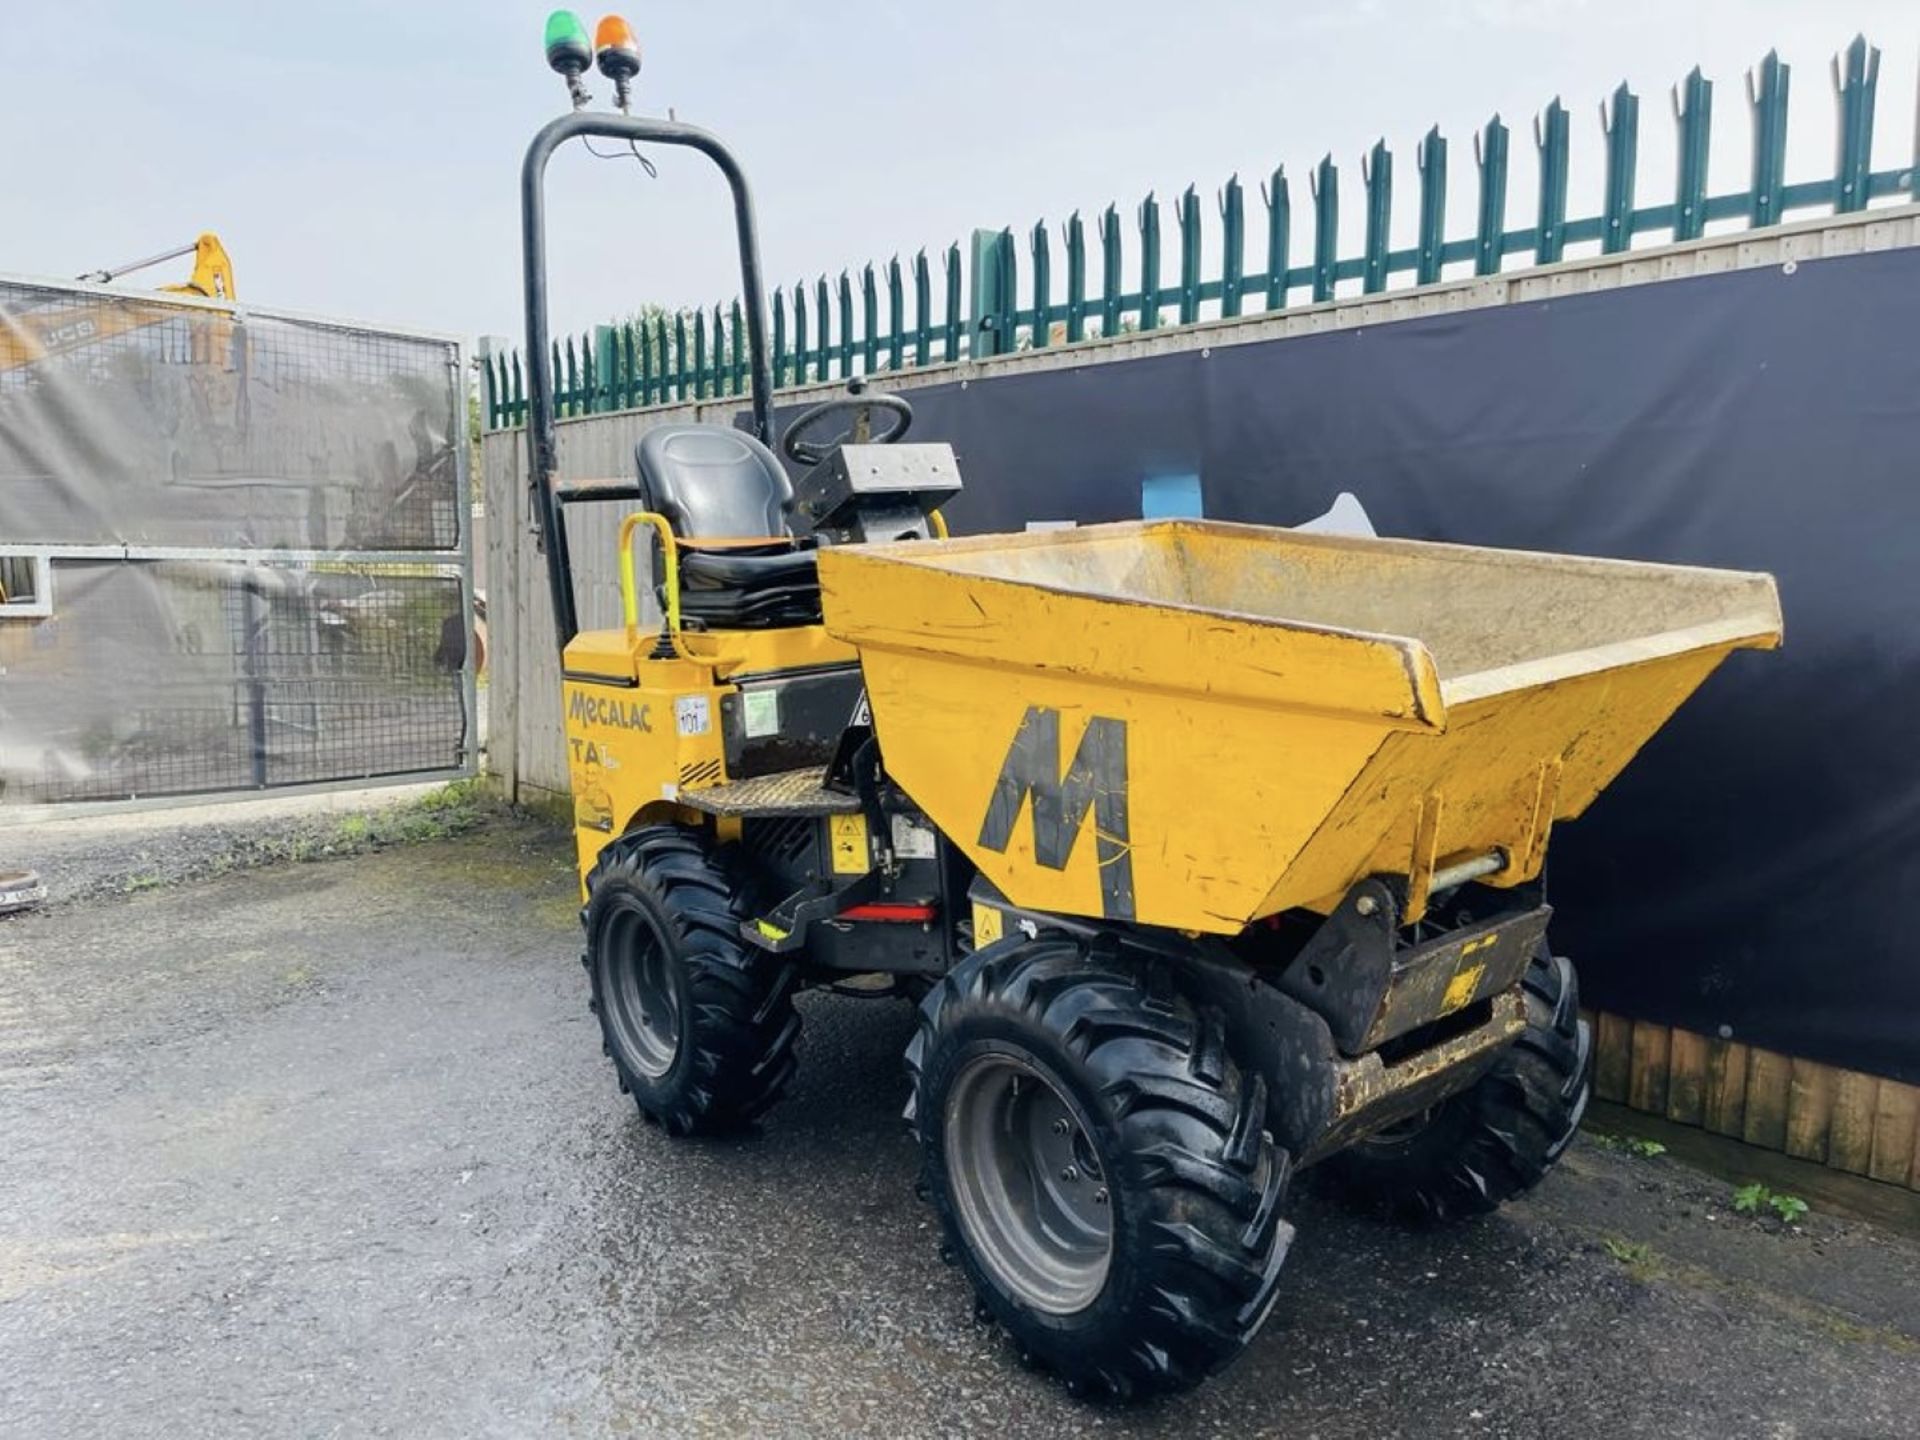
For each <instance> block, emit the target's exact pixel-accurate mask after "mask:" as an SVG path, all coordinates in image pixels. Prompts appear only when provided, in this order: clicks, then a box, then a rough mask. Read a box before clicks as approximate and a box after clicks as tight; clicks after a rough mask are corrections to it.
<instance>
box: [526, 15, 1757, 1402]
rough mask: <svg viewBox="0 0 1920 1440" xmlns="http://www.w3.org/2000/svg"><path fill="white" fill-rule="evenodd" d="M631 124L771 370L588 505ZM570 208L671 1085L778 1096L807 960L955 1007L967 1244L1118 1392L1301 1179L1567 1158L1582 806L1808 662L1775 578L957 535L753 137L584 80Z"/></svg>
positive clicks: (933, 1181) (925, 1056)
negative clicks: (724, 223)
mask: <svg viewBox="0 0 1920 1440" xmlns="http://www.w3.org/2000/svg"><path fill="white" fill-rule="evenodd" d="M563 29H564V27H563ZM549 38H550V40H551V39H552V38H553V37H552V36H551V35H550V37H549ZM565 38H566V37H565V35H564V34H563V35H562V36H561V39H562V41H563V42H564V40H565ZM583 46H584V40H583V39H582V40H581V41H580V42H579V44H577V45H575V47H574V48H573V49H572V50H571V51H569V50H568V48H567V46H566V45H565V44H564V43H563V44H561V45H560V46H559V50H558V58H557V59H556V68H560V69H562V71H563V73H566V71H567V67H568V65H572V66H573V67H574V68H573V70H572V73H571V74H570V75H569V77H568V78H569V80H570V81H577V79H578V75H579V72H580V70H581V69H584V66H585V63H586V62H585V61H584V60H583V59H582V58H581V48H582V47H583ZM551 53H554V51H553V47H552V46H550V54H551ZM586 53H587V54H588V55H590V54H591V50H590V49H588V50H587V51H586ZM617 60H618V57H616V70H617ZM603 68H605V67H604V65H603ZM609 73H610V74H615V73H616V72H615V70H610V71H609ZM616 78H617V75H616ZM576 88H577V87H576ZM586 136H595V137H603V138H606V139H610V140H614V141H617V142H640V143H645V144H651V145H673V146H684V147H690V148H692V149H694V150H696V151H699V152H702V153H704V154H706V155H707V156H709V157H710V158H712V159H713V160H714V161H715V162H716V163H717V164H718V165H719V167H720V169H721V171H722V173H723V174H724V175H725V176H726V178H727V180H728V182H729V184H730V185H731V187H732V192H733V198H734V205H735V211H736V220H737V228H738V238H739V242H740V249H741V269H742V277H741V278H742V283H743V290H744V306H745V310H744V314H745V318H746V322H747V327H748V332H749V344H750V348H751V351H752V356H751V370H752V388H753V401H752V407H751V427H750V428H749V429H745V430H740V429H734V428H729V427H726V426H712V425H694V424H660V425H656V426H654V427H653V428H651V429H649V430H647V431H646V432H645V433H644V435H643V436H642V438H641V440H640V442H639V445H638V450H637V454H636V458H635V471H634V475H633V478H632V480H631V481H620V482H613V483H607V484H598V485H582V486H569V485H564V484H562V483H561V482H560V480H559V478H558V467H557V463H556V450H555V445H556V436H555V428H554V408H553V401H552V377H551V375H550V374H549V373H548V369H547V364H546V357H547V355H548V353H549V352H548V336H547V318H546V275H545V271H546V259H545V236H544V228H545V227H544V214H543V196H542V177H543V174H544V170H545V166H546V162H547V159H548V157H549V156H550V155H551V153H552V152H553V151H554V149H555V148H556V147H557V146H559V145H560V144H562V143H563V142H565V141H568V140H570V139H574V138H578V137H586ZM522 198H523V204H524V219H525V241H526V254H525V261H526V274H525V282H526V304H527V352H526V353H527V356H528V359H529V362H530V377H529V378H530V386H529V390H530V423H529V427H528V432H529V438H530V444H531V451H532V484H533V504H534V510H535V513H536V515H537V516H538V517H539V519H540V523H541V529H542V533H543V536H544V543H545V547H546V554H547V559H548V562H549V579H550V581H551V592H552V599H553V609H554V616H555V620H556V624H557V629H558V640H559V644H560V646H561V649H562V653H563V657H564V658H563V673H564V682H563V683H564V687H565V695H564V713H565V716H566V733H567V743H568V746H569V748H570V752H571V763H572V775H573V784H574V790H575V797H576V802H577V803H576V822H577V823H576V835H577V838H578V841H579V859H580V872H581V885H582V897H583V900H584V908H583V910H582V912H581V913H582V919H583V921H584V924H585V929H586V946H585V954H584V957H583V963H584V965H585V967H586V970H587V974H588V980H589V986H588V988H589V994H590V1004H591V1006H592V1008H593V1010H594V1012H595V1013H596V1014H597V1016H598V1018H599V1024H600V1028H601V1032H602V1036H603V1039H604V1043H605V1049H606V1052H607V1054H608V1056H609V1057H610V1058H611V1060H612V1062H613V1066H614V1070H615V1073H616V1075H617V1077H618V1079H619V1083H620V1086H621V1088H622V1089H623V1090H626V1091H629V1092H631V1094H632V1095H633V1097H634V1099H635V1100H636V1101H637V1102H638V1104H639V1107H640V1110H641V1112H642V1113H643V1114H645V1115H646V1116H648V1117H649V1118H651V1119H652V1120H654V1121H656V1122H658V1123H659V1124H660V1125H661V1126H662V1127H664V1128H665V1129H666V1130H667V1131H669V1132H670V1133H673V1134H687V1133H692V1132H701V1131H718V1130H727V1129H733V1128H737V1127H740V1126H743V1125H745V1124H746V1123H748V1122H751V1121H752V1120H754V1119H755V1117H757V1116H759V1115H760V1114H761V1113H762V1112H764V1111H765V1110H766V1109H767V1108H768V1107H769V1106H770V1105H772V1104H773V1102H774V1101H775V1100H776V1099H777V1098H778V1096H779V1093H780V1091H781V1088H782V1086H783V1085H785V1083H786V1082H787V1080H788V1079H789V1077H790V1076H791V1075H792V1073H793V1070H794V1065H795V1046H796V1042H797V1040H798V1038H799V1033H800V1028H801V1018H800V1014H799V1012H798V1011H797V1010H796V1009H795V1006H794V997H795V996H796V995H797V994H798V993H799V992H800V991H801V990H802V989H804V988H806V987H809V986H834V987H836V988H839V989H842V990H847V991H850V992H853V993H866V994H890V995H897V996H902V997H905V998H907V999H909V1000H912V1001H914V1002H915V1003H917V1005H918V1007H919V1020H918V1028H917V1032H916V1034H915V1035H914V1037H913V1040H912V1043H911V1044H910V1046H909V1047H908V1050H907V1054H906V1067H907V1071H908V1076H909V1080H910V1089H911V1095H910V1099H909V1100H908V1103H907V1112H906V1113H907V1117H908V1120H909V1122H910V1124H911V1126H912V1130H913V1134H914V1136H915V1138H916V1140H917V1143H918V1145H919V1147H920V1150H921V1154H922V1157H923V1162H924V1167H925V1168H924V1193H925V1195H926V1198H927V1199H928V1200H930V1202H931V1203H932V1205H933V1206H934V1208H935V1210H936V1212H937V1214H938V1217H939V1222H940V1227H941V1232H942V1235H943V1252H944V1253H945V1254H946V1256H947V1257H948V1258H950V1259H951V1260H953V1261H954V1262H955V1263H957V1264H958V1265H959V1267H960V1268H961V1269H963V1270H964V1271H965V1273H966V1275H967V1277H968V1279H969V1280H970V1281H971V1282H972V1285H973V1287H974V1289H975V1291H976V1292H977V1296H978V1304H979V1307H980V1311H981V1313H982V1314H983V1315H985V1316H987V1317H990V1318H992V1319H993V1320H995V1321H997V1322H998V1323H999V1324H1000V1325H1001V1326H1003V1327H1004V1328H1005V1330H1006V1331H1007V1332H1008V1333H1009V1334H1010V1336H1011V1337H1012V1339H1013V1341H1014V1343H1015V1344H1016V1346H1017V1347H1018V1349H1019V1351H1020V1352H1021V1353H1022V1355H1023V1356H1027V1357H1030V1358H1031V1359H1033V1360H1034V1361H1036V1362H1038V1363H1041V1364H1044V1365H1046V1366H1047V1367H1049V1368H1051V1369H1052V1370H1054V1371H1055V1372H1057V1373H1058V1374H1059V1375H1060V1376H1061V1377H1062V1378H1063V1379H1064V1380H1065V1381H1066V1383H1067V1384H1068V1385H1069V1386H1070V1387H1072V1388H1073V1389H1075V1390H1076V1391H1081V1392H1087V1393H1096V1394H1108V1395H1115V1396H1131V1395H1142V1394H1148V1393H1152V1392H1155V1391H1162V1390H1168V1389H1176V1388H1180V1387H1183V1386H1187V1385H1190V1384H1193V1383H1195V1382H1197V1381H1198V1380H1199V1379H1201V1378H1202V1377H1203V1376H1205V1375H1206V1374H1207V1373H1209V1372H1210V1371H1212V1370H1214V1369H1216V1368H1217V1367H1219V1366H1220V1365H1221V1364H1223V1363H1225V1362H1226V1361H1227V1360H1229V1359H1231V1358H1232V1357H1233V1356H1234V1355H1235V1354H1237V1353H1238V1352H1239V1351H1240V1350H1241V1349H1242V1348H1243V1347H1244V1346H1245V1345H1246V1344H1247V1343H1248V1341H1249V1340H1250V1339H1251V1338H1252V1336H1253V1335H1254V1334H1255V1333H1256V1332H1257V1331H1258V1329H1259V1327H1260V1325H1261V1322H1262V1321H1263V1320H1264V1319H1265V1317H1266V1315H1267V1312H1268V1310H1269V1309H1270V1308H1271V1306H1272V1304H1273V1301H1274V1296H1275V1293H1276V1286H1277V1283H1278V1280H1279V1276H1280V1271H1281V1265H1282V1262H1283V1261H1284V1259H1285V1257H1286V1253H1287V1249H1288V1246H1289V1243H1290V1242H1291V1240H1292V1236H1293V1231H1292V1227H1291V1226H1289V1225H1288V1224H1287V1221H1286V1219H1285V1218H1284V1214H1283V1211H1284V1204H1285V1199H1286V1194H1287V1188H1288V1182H1289V1180H1290V1178H1291V1176H1292V1174H1293V1172H1294V1171H1295V1170H1296V1169H1298V1168H1299V1167H1302V1166H1305V1165H1309V1164H1318V1165H1323V1166H1324V1167H1326V1170H1327V1171H1328V1172H1330V1173H1332V1174H1333V1175H1334V1176H1335V1177H1336V1179H1337V1181H1338V1183H1339V1184H1340V1185H1342V1186H1343V1187H1344V1188H1346V1189H1347V1190H1348V1191H1350V1192H1351V1193H1352V1194H1353V1195H1355V1196H1356V1197H1358V1198H1359V1199H1361V1200H1363V1201H1365V1202H1368V1203H1372V1204H1377V1205H1380V1206H1383V1207H1387V1208H1390V1209H1393V1210H1396V1211H1399V1212H1401V1213H1403V1214H1406V1215H1408V1216H1412V1217H1419V1218H1426V1219H1446V1218H1451V1217H1455V1216H1462V1215H1471V1214H1476V1213H1480V1212H1484V1211H1486V1210H1489V1209H1491V1208H1493V1207H1494V1206H1496V1205H1498V1204H1500V1203H1501V1202H1502V1201H1504V1200H1506V1199H1508V1198H1510V1197H1512V1196H1514V1195H1516V1194H1519V1193H1520V1192H1522V1191H1524V1190H1526V1189H1527V1188H1528V1187H1530V1186H1532V1185H1533V1184H1535V1183H1536V1182H1537V1181H1539V1180H1540V1178H1541V1177H1542V1176H1543V1175H1544V1174H1545V1173H1546V1171H1547V1170H1548V1168H1549V1167H1550V1166H1551V1165H1552V1164H1553V1163H1554V1161H1555V1160H1556V1159H1557V1158H1558V1156H1559V1155H1560V1153H1561V1151H1562V1150H1563V1149H1564V1148H1565V1146H1566V1145H1567V1143H1568V1141H1569V1139H1570V1138H1571V1137H1572V1134H1573V1132H1574V1129H1575V1128H1576V1126H1577V1125H1578V1124H1579V1121H1580V1116H1581V1112H1582V1110H1583V1108H1584V1107H1585V1105H1586V1101H1587V1095H1588V1058H1589V1042H1588V1035H1587V1027H1586V1025H1585V1024H1584V1023H1583V1022H1582V1021H1581V1019H1580V1017H1579V1009H1578V999H1577V993H1576V988H1575V978H1574V972H1573V968H1572V966H1571V965H1570V964H1569V963H1568V962H1567V961H1566V960H1565V959H1563V958H1559V957H1556V956H1555V955H1554V954H1553V952H1552V951H1551V949H1550V948H1549V947H1548V943H1547V921H1548V916H1549V910H1548V907H1547V904H1546V899H1545V895H1544V891H1543V885H1542V879H1541V876H1542V867H1543V864H1544V861H1545V857H1546V850H1547V842H1548V839H1549V838H1550V836H1551V834H1552V831H1553V828H1554V826H1555V825H1556V824H1558V823H1560V822H1562V821H1566V820H1570V819H1573V818H1574V817H1576V816H1578V815H1579V814H1580V813H1581V812H1582V811H1583V810H1585V809H1586V807H1587V806H1588V805H1589V804H1590V803H1591V802H1592V801H1593V799H1594V797H1595V796H1596V795H1597V794H1598V793H1599V792H1600V790H1601V789H1602V788H1603V787H1604V786H1606V784H1607V783H1608V782H1609V781H1610V780H1612V778H1613V777H1614V776H1615V775H1616V774H1617V773H1618V772H1619V770H1620V769H1621V767H1622V766H1623V765H1625V764H1626V763H1627V761H1628V760H1629V759H1630V758H1631V757H1632V756H1633V754H1634V753H1635V752H1636V751H1637V750H1638V749H1639V748H1640V746H1641V745H1643V744H1644V743H1645V742H1646V740H1647V739H1648V737H1649V736H1651V735H1652V734H1653V732H1654V731H1655V730H1657V729H1658V728H1659V727H1660V726H1661V725H1662V724H1663V723H1664V722H1665V721H1666V719H1667V717H1668V716H1669V715H1671V714H1672V713H1673V711H1674V709H1675V708H1676V707H1677V706H1678V705H1679V704H1680V703H1681V702H1682V701H1683V700H1685V699H1686V697H1687V696H1688V695H1689V694H1690V693H1692V691H1693V690H1694V689H1695V688H1696V687H1697V686H1698V685H1699V684H1700V683H1701V682H1702V681H1703V680H1705V679H1706V677H1707V676H1708V675H1709V674H1710V673H1711V672H1712V671H1713V669H1714V668H1715V667H1716V666H1717V665H1719V664H1720V662H1721V661H1722V660H1723V659H1725V658H1726V656H1727V655H1728V654H1729V653H1730V652H1731V651H1733V650H1735V649H1739V648H1742V647H1768V646H1772V645H1775V644H1777V643H1778V640H1779V636H1780V612H1779V606H1778V601H1777V598H1776V595H1775V591H1774V586H1773V582H1772V581H1771V580H1770V579H1769V578H1768V577H1766V576H1764V575H1747V574H1733V573H1727V572H1721V571H1712V570H1700V569H1686V568H1675V567H1670V566H1658V565H1642V564H1629V563H1622V562H1616V561H1607V560H1592V559H1576V558H1571V557H1566V556H1557V555H1532V554H1520V553H1513V552H1503V551H1495V550H1484V549H1475V548H1471V547H1464V546H1454V545H1434V544H1418V543H1412V542H1405V541H1395V540H1373V539H1353V538H1341V537H1336V536H1324V535H1307V534H1301V533H1296V532H1290V531H1287V530H1281V529H1273V528H1266V527H1259V526H1248V525H1230V524H1217V523H1208V522H1201V521H1185V520H1180V521H1167V522H1156V523H1128V524H1119V525H1101V526H1093V527H1089V528H1085V529H1080V530H1068V531H1051V532H1046V533H1034V534H1021V535H986V536H971V537H966V538H947V537H946V534H945V526H944V524H943V523H942V521H941V518H940V507H941V506H942V505H943V504H945V503H946V502H947V501H949V500H950V499H951V498H952V497H953V496H954V495H955V494H957V493H958V492H959V490H960V485H961V481H960V476H959V473H958V469H957V466H956V464H955V460H954V456H953V453H952V451H951V450H950V449H949V448H948V447H946V446H944V445H938V444H909V443H903V442H904V438H905V435H906V431H907V427H908V425H909V423H910V421H911V411H910V409H909V407H908V405H907V404H906V402H905V401H903V400H900V399H898V398H897V397H893V396H881V395H873V394H866V393H855V394H851V395H848V396H846V397H844V398H841V399H834V400H829V401H827V402H826V403H824V404H822V405H818V406H815V407H814V408H812V409H811V410H809V411H807V412H806V413H805V414H803V415H801V416H799V417H797V418H796V420H795V421H794V422H793V423H792V424H791V425H789V426H788V427H787V428H786V430H785V432H784V434H783V435H780V436H776V434H775V428H774V425H773V417H772V409H771V390H772V380H771V374H770V371H769V367H768V361H767V351H766V346H765V343H764V334H763V326H762V317H763V315H764V313H765V312H764V306H763V302H762V296H761V291H760V273H759V260H758V254H757V245H756V240H755V233H754V221H753V213H752V207H751V203H750V200H749V197H748V191H747V186H746V182H745V180H744V179H743V177H742V175H741V172H740V170H739V167H738V166H737V165H736V164H735V163H734V161H733V159H732V157H731V156H730V155H729V154H728V152H727V151H726V150H725V148H724V147H723V146H721V145H720V143H719V142H718V141H717V140H715V139H714V138H713V137H712V136H710V135H708V134H706V133H705V132H703V131H700V130H696V129H693V128H691V127H688V126H684V125H680V124H676V123H672V122H667V121H659V120H651V119H640V118H636V117H630V116H628V115H626V114H624V113H620V114H593V113H590V112H587V111H585V110H584V109H580V110H576V112H575V113H573V114H571V115H568V116H566V117H563V118H561V119H558V120H555V121H553V122H552V123H550V124H549V125H547V126H546V127H545V128H544V129H543V130H541V131H540V133H539V135H538V136H537V137H536V138H535V140H534V142H533V144H532V147H531V148H530V150H529V152H528V155H527V159H526V165H525V169H524V171H523V179H522ZM776 441H778V443H779V445H780V448H781V449H782V450H783V451H784V453H785V456H786V458H787V460H788V461H790V462H791V463H792V465H793V466H794V471H792V472H790V471H789V469H788V467H787V466H785V465H783V464H782V463H781V461H780V459H779V458H778V457H777V456H776V455H775V453H774V451H773V449H772V448H771V447H772V446H773V445H774V444H775V443H776ZM795 473H797V475H798V479H797V482H796V481H795V480H794V479H793V478H791V475H792V474H795ZM605 501H623V502H626V503H627V504H628V505H629V506H631V507H633V508H632V510H631V513H630V514H629V515H628V517H627V518H626V520H625V522H624V523H623V525H622V527H621V530H620V540H619V543H620V556H621V574H622V592H623V594H622V600H623V606H624V623H623V625H622V626H621V627H620V628H618V629H613V630H605V631H594V632H585V633H582V632H579V630H578V626H577V624H576V619H575V616H576V610H575V597H574V594H573V585H572V576H571V573H570V567H569V563H568V551H567V536H566V529H565V525H564V516H565V509H566V507H567V506H569V505H571V504H575V503H583V502H605ZM636 552H640V553H641V554H642V555H644V556H646V557H649V559H650V564H648V565H647V566H646V567H645V568H646V570H647V572H648V573H649V574H650V576H651V578H652V584H651V585H650V586H643V585H642V583H641V581H640V578H639V576H640V573H641V570H642V568H643V567H642V565H641V564H640V563H639V561H638V560H637V558H636ZM643 590H648V591H650V592H651V593H643Z"/></svg>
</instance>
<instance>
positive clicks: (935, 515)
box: [927, 510, 947, 540]
mask: <svg viewBox="0 0 1920 1440" xmlns="http://www.w3.org/2000/svg"><path fill="white" fill-rule="evenodd" d="M927 523H928V524H929V525H931V526H932V527H933V538H934V539H936V540H944V539H946V538H947V517H946V516H944V515H942V514H941V513H940V512H939V511H938V510H929V511H928V512H927Z"/></svg>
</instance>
